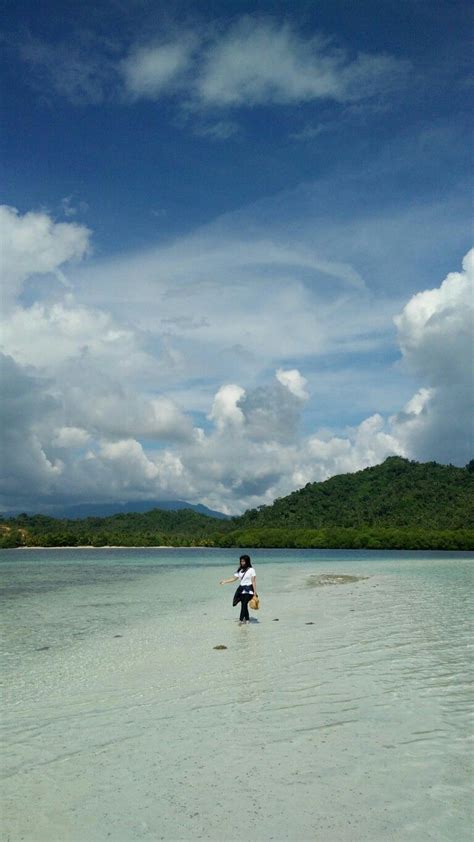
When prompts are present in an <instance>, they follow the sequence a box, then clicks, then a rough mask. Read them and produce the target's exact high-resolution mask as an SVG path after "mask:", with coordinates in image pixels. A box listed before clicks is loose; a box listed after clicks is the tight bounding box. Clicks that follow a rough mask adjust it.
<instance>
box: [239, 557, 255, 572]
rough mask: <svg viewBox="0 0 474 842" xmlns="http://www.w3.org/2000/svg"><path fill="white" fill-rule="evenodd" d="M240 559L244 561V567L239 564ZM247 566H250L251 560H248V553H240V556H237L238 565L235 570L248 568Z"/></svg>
mask: <svg viewBox="0 0 474 842" xmlns="http://www.w3.org/2000/svg"><path fill="white" fill-rule="evenodd" d="M241 561H245V567H242V566H241V564H240V562H241ZM249 567H252V562H251V561H250V556H249V555H241V556H240V558H239V566H238V568H237V570H248V569H249Z"/></svg>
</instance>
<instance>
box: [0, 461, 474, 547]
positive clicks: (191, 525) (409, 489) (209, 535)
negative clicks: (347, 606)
mask: <svg viewBox="0 0 474 842" xmlns="http://www.w3.org/2000/svg"><path fill="white" fill-rule="evenodd" d="M67 546H68V547H258V548H265V547H268V548H271V547H282V548H284V547H287V548H293V547H295V548H313V547H314V548H334V549H393V550H396V549H402V550H403V549H406V550H474V460H473V461H471V462H470V463H469V464H468V465H466V467H465V468H458V467H455V466H453V465H440V464H438V463H436V462H427V463H418V462H411V461H408V460H407V459H403V458H401V457H398V456H393V457H389V458H388V459H386V460H385V462H383V464H381V465H377V466H375V467H372V468H366V469H365V470H362V471H357V472H356V473H353V474H341V475H338V476H334V477H331V479H328V480H326V481H324V482H315V483H308V484H307V485H306V486H305V487H304V488H302V489H300V490H299V491H295V492H293V493H292V494H289V495H288V496H286V497H282V498H280V499H277V500H275V502H274V503H273V504H272V505H269V506H260V507H259V508H258V509H250V510H248V511H247V512H245V513H244V514H243V515H241V516H239V517H233V518H228V519H219V518H216V517H211V516H208V515H204V514H200V513H199V512H196V511H192V510H191V509H181V510H178V511H167V510H164V509H160V508H158V507H157V508H154V509H152V510H150V511H148V512H144V513H142V512H140V513H138V512H137V513H129V514H123V513H122V514H116V515H112V516H110V517H87V518H82V519H74V520H72V519H70V520H69V519H57V518H53V517H49V516H47V515H44V514H34V515H30V514H25V513H24V514H20V515H17V516H15V517H8V518H3V519H1V520H0V547H2V548H15V547H67Z"/></svg>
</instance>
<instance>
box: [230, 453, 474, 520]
mask: <svg viewBox="0 0 474 842" xmlns="http://www.w3.org/2000/svg"><path fill="white" fill-rule="evenodd" d="M470 465H471V463H470ZM238 522H239V523H238V525H239V527H252V528H267V527H279V528H306V529H308V528H309V529H321V528H325V527H346V528H359V527H366V526H371V527H373V526H376V527H397V528H416V527H420V528H423V529H431V530H444V529H472V528H474V472H473V471H472V470H471V469H470V466H467V467H466V468H457V467H454V466H453V465H439V464H438V463H437V462H426V463H419V462H410V461H408V460H407V459H402V458H401V457H399V456H391V457H389V458H388V459H386V460H385V462H383V463H382V464H381V465H376V466H375V467H373V468H365V469H364V470H363V471H357V472H356V473H353V474H340V475H338V476H334V477H331V479H328V480H325V481H324V482H313V483H308V485H306V486H305V487H304V488H301V489H300V490H299V491H294V492H293V493H292V494H289V495H288V496H287V497H281V498H280V499H277V500H275V502H274V503H273V504H272V505H271V506H261V507H260V508H258V509H251V510H249V511H247V512H245V514H244V515H242V516H241V517H240V518H238Z"/></svg>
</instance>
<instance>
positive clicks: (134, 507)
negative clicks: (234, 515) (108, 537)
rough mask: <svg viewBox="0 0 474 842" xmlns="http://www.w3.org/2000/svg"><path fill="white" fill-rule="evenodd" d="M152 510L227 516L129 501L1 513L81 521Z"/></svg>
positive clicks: (181, 503) (180, 503)
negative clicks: (184, 511)
mask: <svg viewBox="0 0 474 842" xmlns="http://www.w3.org/2000/svg"><path fill="white" fill-rule="evenodd" d="M152 509H161V510H162V511H165V512H177V511H180V510H181V509H191V511H193V512H198V514H201V515H207V517H214V518H219V519H220V520H227V519H228V515H225V514H223V512H216V511H214V510H213V509H208V507H207V506H203V505H202V504H201V503H197V504H193V503H187V502H186V501H185V500H129V501H127V502H125V503H77V504H76V505H70V506H51V507H48V509H47V510H45V508H44V507H41V506H40V507H38V508H35V509H22V510H20V509H17V510H16V511H10V512H3V513H2V514H3V517H16V516H17V515H19V514H21V513H23V512H26V514H28V515H37V514H42V515H48V517H54V518H60V519H67V520H83V519H84V518H88V517H111V516H112V515H120V514H133V513H135V512H136V513H139V514H142V513H144V512H149V511H151V510H152Z"/></svg>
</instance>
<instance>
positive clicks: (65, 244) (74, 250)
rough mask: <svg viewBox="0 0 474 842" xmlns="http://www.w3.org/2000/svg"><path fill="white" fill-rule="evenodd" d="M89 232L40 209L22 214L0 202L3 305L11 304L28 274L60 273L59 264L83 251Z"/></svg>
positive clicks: (86, 245)
mask: <svg viewBox="0 0 474 842" xmlns="http://www.w3.org/2000/svg"><path fill="white" fill-rule="evenodd" d="M90 233H91V232H90V231H89V229H88V228H86V227H85V226H83V225H77V224H75V223H71V222H54V221H53V220H52V219H51V217H50V216H49V215H48V214H47V213H44V212H41V211H38V212H35V211H30V212H29V213H25V214H23V215H22V214H20V213H19V212H18V210H16V208H11V207H8V206H7V205H0V249H1V253H2V262H1V269H2V287H3V306H4V307H9V306H11V304H12V303H13V302H14V301H15V300H16V298H17V297H18V295H19V294H20V292H21V290H22V286H23V283H24V281H25V280H26V278H28V277H29V276H31V275H34V274H40V275H44V274H49V273H54V274H55V275H56V276H58V277H63V276H62V275H61V273H60V267H61V266H63V265H64V264H65V263H67V262H68V261H70V260H73V259H74V260H80V259H81V258H82V257H84V255H85V254H87V252H88V250H89V239H90Z"/></svg>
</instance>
